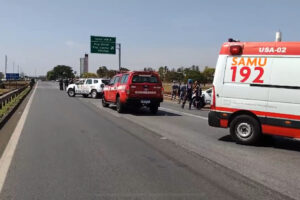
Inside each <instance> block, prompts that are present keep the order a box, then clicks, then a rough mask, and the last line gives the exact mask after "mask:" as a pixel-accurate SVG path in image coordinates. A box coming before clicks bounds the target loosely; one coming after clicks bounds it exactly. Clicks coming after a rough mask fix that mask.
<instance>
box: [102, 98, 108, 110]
mask: <svg viewBox="0 0 300 200" xmlns="http://www.w3.org/2000/svg"><path fill="white" fill-rule="evenodd" d="M102 106H103V107H104V108H107V107H108V106H109V104H108V103H106V100H105V98H104V96H103V98H102Z"/></svg>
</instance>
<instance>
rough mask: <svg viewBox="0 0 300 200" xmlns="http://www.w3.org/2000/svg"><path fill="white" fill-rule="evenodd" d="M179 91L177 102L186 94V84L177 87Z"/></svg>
mask: <svg viewBox="0 0 300 200" xmlns="http://www.w3.org/2000/svg"><path fill="white" fill-rule="evenodd" d="M179 91H180V92H179V93H180V96H179V100H178V103H179V104H180V103H181V101H183V100H184V97H185V95H186V84H182V85H181V86H180V88H179Z"/></svg>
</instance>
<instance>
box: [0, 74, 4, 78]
mask: <svg viewBox="0 0 300 200" xmlns="http://www.w3.org/2000/svg"><path fill="white" fill-rule="evenodd" d="M3 78H4V74H3V72H0V80H1V79H3Z"/></svg>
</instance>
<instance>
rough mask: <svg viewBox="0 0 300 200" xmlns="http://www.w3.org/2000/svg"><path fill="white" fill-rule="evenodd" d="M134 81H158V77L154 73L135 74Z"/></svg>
mask: <svg viewBox="0 0 300 200" xmlns="http://www.w3.org/2000/svg"><path fill="white" fill-rule="evenodd" d="M132 83H158V79H157V77H156V76H154V75H134V76H133V78H132Z"/></svg>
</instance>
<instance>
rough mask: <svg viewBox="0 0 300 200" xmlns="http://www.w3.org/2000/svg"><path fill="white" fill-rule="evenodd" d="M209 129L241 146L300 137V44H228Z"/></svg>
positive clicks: (217, 73) (219, 63) (215, 87)
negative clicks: (267, 137) (223, 131)
mask: <svg viewBox="0 0 300 200" xmlns="http://www.w3.org/2000/svg"><path fill="white" fill-rule="evenodd" d="M209 125H210V126H214V127H222V128H228V127H229V128H230V134H231V135H232V137H233V138H234V139H235V141H236V142H238V143H241V144H254V143H256V142H258V141H259V139H260V138H261V136H262V135H263V134H270V135H279V136H287V137H293V138H300V42H227V43H224V44H223V46H222V48H221V51H220V55H219V58H218V61H217V66H216V71H215V77H214V82H213V99H212V102H211V111H210V113H209Z"/></svg>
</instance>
